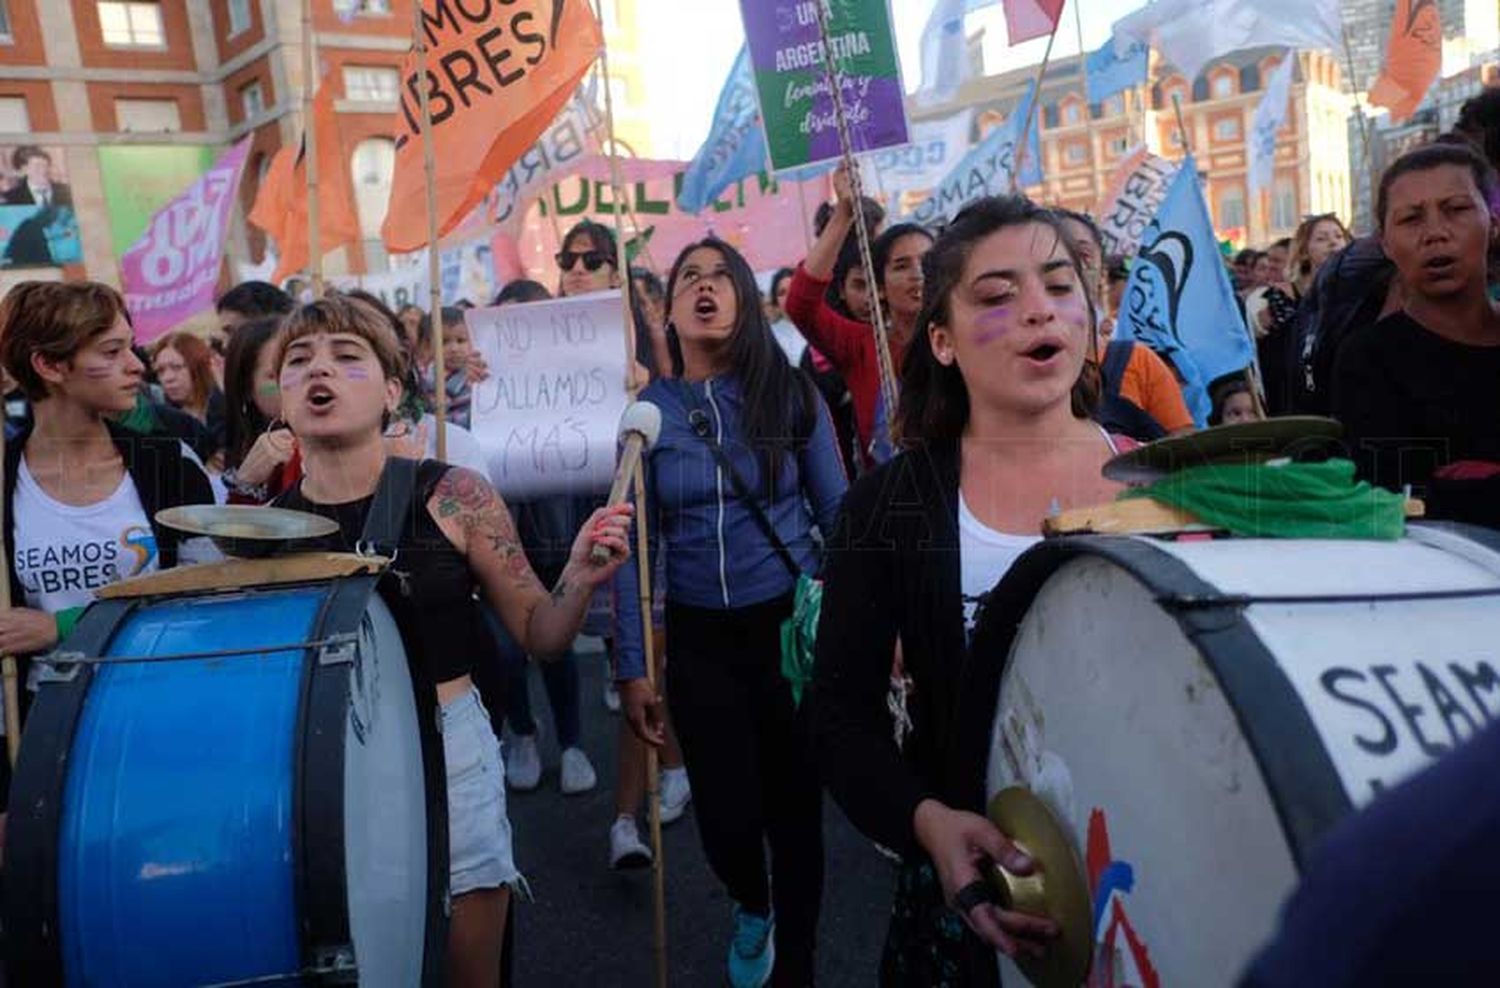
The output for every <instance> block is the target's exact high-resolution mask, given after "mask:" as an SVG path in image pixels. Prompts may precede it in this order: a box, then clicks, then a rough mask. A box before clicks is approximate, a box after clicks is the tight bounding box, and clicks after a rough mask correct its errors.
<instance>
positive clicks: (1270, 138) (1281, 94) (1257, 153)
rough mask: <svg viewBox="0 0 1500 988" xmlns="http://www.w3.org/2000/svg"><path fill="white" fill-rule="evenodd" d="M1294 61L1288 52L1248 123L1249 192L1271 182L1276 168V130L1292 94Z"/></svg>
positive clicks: (1264, 186) (1295, 58)
mask: <svg viewBox="0 0 1500 988" xmlns="http://www.w3.org/2000/svg"><path fill="white" fill-rule="evenodd" d="M1296 63H1297V53H1296V51H1288V52H1287V53H1286V57H1284V58H1283V59H1282V60H1281V64H1280V65H1278V66H1276V71H1275V72H1273V73H1272V74H1271V81H1270V82H1268V83H1266V92H1265V95H1264V96H1262V97H1261V98H1260V104H1259V105H1258V106H1256V108H1255V118H1254V120H1252V121H1251V123H1250V194H1251V195H1252V196H1253V195H1255V193H1257V192H1259V191H1260V190H1261V189H1264V188H1268V187H1269V186H1270V185H1271V176H1272V175H1273V174H1275V171H1276V132H1277V131H1279V130H1280V129H1281V125H1282V124H1283V123H1285V122H1286V111H1287V106H1288V104H1289V103H1290V102H1291V95H1292V67H1293V66H1294V65H1296Z"/></svg>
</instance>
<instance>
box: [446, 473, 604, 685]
mask: <svg viewBox="0 0 1500 988" xmlns="http://www.w3.org/2000/svg"><path fill="white" fill-rule="evenodd" d="M427 510H428V512H429V513H430V514H431V515H432V517H433V520H434V521H436V522H437V524H438V527H439V528H440V529H441V530H442V532H443V534H444V535H446V536H447V537H448V540H449V541H450V542H452V543H453V544H454V546H456V547H457V548H458V551H459V552H461V553H463V554H464V556H465V557H467V558H468V560H469V568H470V569H471V570H473V572H474V577H475V579H476V580H477V581H478V582H479V586H480V587H481V589H483V591H484V595H485V598H486V599H487V600H488V601H489V602H490V605H491V606H492V607H494V608H495V611H496V613H498V614H499V615H500V619H501V620H502V621H504V622H505V627H506V628H507V629H508V630H509V631H510V633H511V634H512V635H514V636H515V637H516V640H517V641H519V642H520V643H521V645H522V647H523V648H524V649H525V650H526V651H527V652H528V653H529V654H531V655H533V656H536V657H537V658H552V657H555V656H559V655H562V654H563V653H565V652H566V651H567V650H568V648H569V647H571V646H572V644H573V639H574V637H576V636H577V634H578V629H579V628H580V627H581V626H582V624H583V617H584V614H585V613H586V612H587V611H588V606H589V597H590V595H592V593H593V591H594V587H596V586H597V585H599V584H600V583H602V582H604V581H605V580H607V579H609V578H610V576H611V575H612V574H613V573H614V571H615V570H617V569H619V567H620V564H621V563H623V562H624V561H625V560H626V559H628V558H629V557H630V548H629V544H628V541H627V532H628V529H629V524H630V506H629V505H621V506H620V507H618V508H609V509H600V510H599V511H596V512H594V514H593V515H592V516H591V517H590V518H589V520H588V521H587V522H585V523H584V526H583V529H582V531H580V532H579V533H578V537H577V539H576V540H575V541H574V543H573V550H572V552H571V553H570V554H569V557H568V564H567V566H566V567H565V568H564V569H563V574H562V577H561V579H559V580H558V581H557V586H555V587H553V588H552V590H551V592H550V593H549V592H548V591H547V590H546V589H545V588H544V587H543V586H542V584H541V581H540V580H538V579H537V577H536V573H534V572H533V571H532V569H531V564H530V563H528V562H527V561H526V554H525V553H524V552H523V551H522V550H521V540H520V538H519V537H518V536H517V535H516V526H515V523H514V522H513V521H512V520H511V517H510V512H509V511H508V510H506V507H505V502H504V501H503V500H502V499H501V498H500V495H499V493H497V492H496V491H495V489H494V488H493V487H491V486H490V485H489V482H488V481H486V480H485V479H484V478H483V477H481V476H480V475H479V474H477V473H475V472H474V471H472V470H466V469H464V468H462V467H455V468H453V469H451V470H449V471H448V472H447V473H446V474H444V475H443V478H442V479H441V480H440V481H438V484H437V487H436V488H434V490H433V492H432V497H431V499H430V500H429V501H428V502H427ZM596 543H597V544H599V545H602V546H604V547H605V548H607V549H609V551H610V559H609V562H607V563H605V564H603V565H594V563H593V562H592V561H591V560H590V558H589V557H590V553H591V552H592V551H593V547H594V545H595V544H596Z"/></svg>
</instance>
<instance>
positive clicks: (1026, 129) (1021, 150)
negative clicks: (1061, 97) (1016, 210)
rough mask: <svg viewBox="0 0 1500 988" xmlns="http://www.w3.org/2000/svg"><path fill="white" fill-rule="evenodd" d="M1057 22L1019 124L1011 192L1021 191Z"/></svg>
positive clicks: (1043, 53) (1060, 20)
mask: <svg viewBox="0 0 1500 988" xmlns="http://www.w3.org/2000/svg"><path fill="white" fill-rule="evenodd" d="M1061 23H1062V18H1061V17H1059V18H1058V19H1057V24H1061ZM1057 24H1054V25H1052V33H1051V34H1049V35H1047V50H1046V51H1044V52H1042V64H1041V65H1039V66H1037V70H1036V82H1035V83H1033V84H1032V87H1031V105H1030V106H1028V107H1027V108H1026V120H1025V122H1024V123H1023V124H1022V125H1021V137H1020V140H1019V142H1018V143H1017V144H1016V153H1015V158H1014V161H1015V167H1014V168H1012V169H1011V173H1010V191H1011V192H1013V193H1014V192H1020V191H1021V172H1022V171H1023V170H1024V166H1025V164H1026V147H1027V145H1028V144H1030V143H1031V142H1030V141H1029V140H1027V138H1028V137H1029V136H1030V135H1031V122H1032V121H1033V120H1035V119H1036V111H1037V107H1038V106H1040V105H1041V103H1042V82H1043V81H1044V80H1045V79H1046V78H1047V64H1048V63H1049V62H1051V61H1052V45H1053V44H1054V43H1055V42H1056V41H1057ZM1084 102H1085V104H1087V102H1088V97H1087V96H1086V95H1085V96H1084ZM1084 110H1085V113H1086V112H1087V110H1088V107H1087V105H1085V106H1084Z"/></svg>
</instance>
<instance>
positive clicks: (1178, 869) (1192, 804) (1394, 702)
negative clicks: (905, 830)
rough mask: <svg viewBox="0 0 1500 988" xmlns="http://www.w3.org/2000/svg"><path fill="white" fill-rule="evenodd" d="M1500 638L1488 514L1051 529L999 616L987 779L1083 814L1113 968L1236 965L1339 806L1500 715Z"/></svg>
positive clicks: (1097, 919) (983, 657) (987, 717)
mask: <svg viewBox="0 0 1500 988" xmlns="http://www.w3.org/2000/svg"><path fill="white" fill-rule="evenodd" d="M1497 642H1500V536H1497V535H1496V534H1495V533H1492V532H1487V531H1484V530H1479V529H1466V528H1463V527H1460V526H1441V525H1417V526H1413V527H1412V528H1411V529H1410V531H1409V534H1408V536H1407V537H1406V538H1404V539H1402V540H1400V541H1396V542H1355V541H1301V540H1297V541H1292V540H1285V541H1272V540H1237V539H1225V540H1214V541H1183V542H1168V541H1158V540H1153V539H1145V538H1132V537H1120V538H1090V537H1084V538H1067V539H1058V540H1053V541H1048V542H1045V543H1043V544H1041V545H1040V546H1038V547H1036V548H1035V549H1033V550H1031V552H1030V553H1028V554H1027V555H1026V556H1025V557H1023V558H1022V559H1021V560H1020V561H1018V563H1017V564H1016V566H1015V567H1014V568H1013V569H1012V570H1011V571H1010V573H1008V574H1007V576H1006V577H1005V579H1004V580H1002V581H1001V583H1000V584H999V585H998V586H997V587H996V589H995V591H994V592H993V593H992V594H991V595H990V599H989V601H988V602H987V604H986V606H985V607H984V609H983V611H982V613H981V616H980V618H979V623H978V626H977V627H976V631H975V637H974V651H973V654H972V655H971V657H970V659H969V662H970V664H971V665H970V668H969V670H968V672H967V676H968V682H970V683H972V684H973V686H974V689H976V690H978V691H979V692H980V694H982V696H988V697H989V698H990V700H989V705H988V707H987V708H986V709H984V710H978V711H976V714H975V716H974V717H973V718H970V720H971V721H972V722H973V723H974V724H976V725H988V727H989V755H988V763H987V764H988V767H987V773H986V780H985V787H986V797H987V798H989V797H992V796H993V795H994V794H995V793H997V792H999V791H1001V790H1003V789H1006V788H1008V787H1011V786H1016V785H1020V786H1024V787H1026V788H1029V789H1030V790H1032V791H1033V792H1034V793H1036V794H1037V795H1038V796H1040V797H1041V798H1042V799H1043V801H1044V802H1045V803H1047V804H1048V805H1049V806H1050V807H1051V809H1052V810H1053V811H1054V813H1055V814H1056V815H1057V816H1058V817H1059V818H1060V819H1061V821H1063V823H1064V826H1065V827H1067V828H1068V829H1070V830H1071V832H1072V835H1073V837H1074V838H1075V840H1076V842H1077V849H1078V852H1079V855H1078V856H1079V857H1080V858H1081V859H1082V861H1083V864H1084V868H1085V870H1086V872H1087V876H1086V880H1087V882H1088V887H1089V889H1090V893H1091V898H1092V901H1093V917H1092V919H1093V924H1094V930H1093V939H1094V967H1095V974H1096V975H1102V980H1100V979H1098V978H1096V977H1093V976H1091V978H1090V982H1091V983H1098V984H1121V985H1127V984H1128V985H1143V984H1161V985H1192V986H1199V985H1221V984H1230V983H1232V982H1233V981H1234V979H1235V978H1236V977H1237V976H1238V974H1239V973H1240V971H1241V970H1243V968H1244V966H1245V964H1246V963H1247V962H1248V961H1249V960H1250V959H1251V958H1252V957H1253V955H1254V953H1255V951H1256V950H1257V949H1258V948H1259V947H1260V946H1261V945H1262V944H1264V943H1265V942H1266V940H1267V939H1268V938H1269V937H1270V935H1271V934H1272V932H1273V931H1274V927H1275V923H1276V919H1277V915H1278V910H1279V908H1280V906H1281V905H1282V903H1283V902H1284V900H1285V898H1286V896H1287V895H1288V894H1289V893H1290V892H1291V890H1292V888H1293V887H1294V885H1295V883H1296V881H1297V878H1298V874H1299V869H1300V867H1301V865H1302V863H1303V862H1304V861H1305V860H1306V858H1307V855H1308V854H1309V853H1310V852H1311V850H1312V849H1313V848H1314V846H1315V845H1316V844H1317V841H1318V839H1319V837H1320V836H1321V835H1322V834H1324V833H1325V832H1326V831H1327V830H1328V828H1329V827H1330V826H1332V825H1333V824H1334V823H1336V822H1337V821H1338V820H1339V819H1341V818H1342V817H1344V816H1346V815H1348V814H1349V813H1351V812H1353V811H1354V810H1355V809H1357V808H1358V807H1361V806H1363V805H1365V804H1367V803H1369V802H1370V801H1371V800H1373V799H1377V798H1379V794H1380V792H1381V791H1382V790H1383V789H1386V788H1389V787H1391V786H1393V785H1395V784H1397V783H1399V782H1400V781H1401V780H1402V779H1404V778H1406V777H1408V776H1410V775H1412V774H1413V773H1415V772H1417V771H1419V770H1420V769H1421V768H1423V767H1424V766H1426V765H1428V764H1430V763H1431V762H1432V761H1433V760H1434V759H1436V758H1438V757H1440V756H1441V755H1443V754H1444V753H1445V752H1447V751H1449V750H1451V749H1452V748H1453V746H1454V745H1456V744H1459V743H1461V742H1462V741H1464V740H1465V739H1467V738H1468V737H1470V736H1471V735H1473V734H1475V733H1477V732H1478V731H1479V730H1480V729H1481V728H1482V727H1483V726H1484V725H1485V724H1486V723H1487V722H1489V721H1492V720H1494V719H1496V718H1500V655H1497V652H1500V645H1497V644H1496V643H1497ZM976 702H977V703H980V704H983V703H984V702H985V701H984V700H983V699H982V698H981V699H980V700H978V701H976ZM972 730H983V727H982V726H977V727H975V728H971V731H972ZM1350 907H1351V908H1357V907H1358V906H1357V904H1355V903H1351V906H1350ZM1101 966H1102V968H1101ZM1110 973H1113V975H1114V977H1113V978H1112V979H1111V977H1110ZM1002 977H1003V979H1004V980H1005V983H1006V984H1011V983H1015V984H1024V983H1025V980H1024V979H1023V978H1022V977H1021V976H1020V975H1019V973H1018V972H1016V970H1015V969H1014V968H1013V967H1011V966H1010V965H1009V963H1008V962H1007V961H1005V960H1004V959H1002Z"/></svg>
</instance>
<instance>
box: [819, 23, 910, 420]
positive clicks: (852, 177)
mask: <svg viewBox="0 0 1500 988" xmlns="http://www.w3.org/2000/svg"><path fill="white" fill-rule="evenodd" d="M813 9H814V10H816V11H817V15H818V37H819V38H820V39H821V40H822V42H823V50H824V51H825V52H827V53H828V55H827V57H826V58H824V60H823V77H824V79H826V80H827V82H828V88H829V90H830V92H831V93H832V96H833V113H834V118H835V120H836V121H837V123H838V129H839V145H840V147H841V148H842V149H843V158H844V169H845V170H846V171H847V172H848V175H849V191H850V193H851V194H852V195H853V197H854V233H855V237H856V239H857V240H858V242H859V262H860V265H861V266H862V267H863V268H864V271H865V278H866V279H867V281H868V283H869V284H870V285H871V287H874V286H875V285H878V284H879V283H880V282H879V281H878V280H877V279H876V277H875V260H874V258H873V257H872V255H871V254H870V230H869V226H868V225H867V224H866V223H865V198H864V180H863V176H861V174H860V169H859V162H857V161H855V160H854V138H853V136H852V134H851V133H850V131H849V115H848V113H847V112H846V111H845V109H844V87H843V86H842V85H841V84H840V76H839V72H838V69H837V68H836V67H835V65H834V62H835V58H834V55H833V52H834V48H833V41H832V38H831V32H830V30H829V27H828V8H827V6H826V5H825V4H823V3H821V2H820V3H817V4H814V5H813ZM870 315H871V316H872V317H873V324H874V333H875V360H876V364H877V365H878V366H879V368H880V396H881V400H882V401H884V402H885V435H884V436H883V437H882V436H868V437H866V441H867V442H869V443H871V444H872V445H873V444H874V443H876V442H877V441H878V440H880V439H884V440H885V442H886V443H887V444H889V443H891V442H892V441H893V433H892V424H893V423H894V421H895V418H896V370H895V365H894V363H893V362H892V360H891V346H890V340H889V339H888V338H887V336H886V326H885V311H884V308H883V307H882V306H881V304H880V302H879V300H878V299H877V300H876V303H875V304H874V305H872V306H871V307H870Z"/></svg>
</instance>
